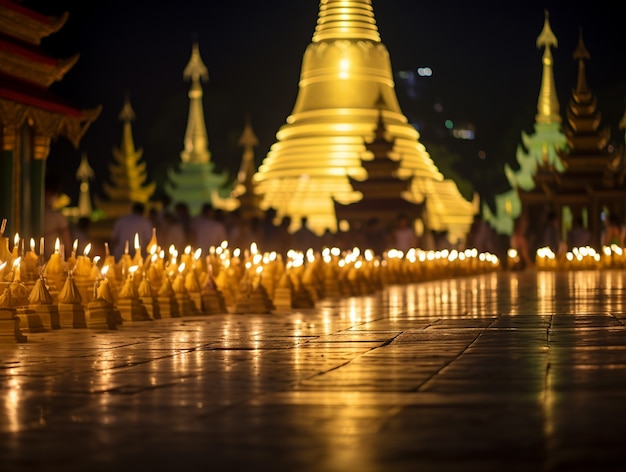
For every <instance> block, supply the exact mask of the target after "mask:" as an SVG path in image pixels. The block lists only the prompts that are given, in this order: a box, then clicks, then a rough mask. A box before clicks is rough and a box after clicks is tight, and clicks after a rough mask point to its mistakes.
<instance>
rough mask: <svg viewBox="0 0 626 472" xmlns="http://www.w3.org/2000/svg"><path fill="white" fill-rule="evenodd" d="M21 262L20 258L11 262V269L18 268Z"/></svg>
mask: <svg viewBox="0 0 626 472" xmlns="http://www.w3.org/2000/svg"><path fill="white" fill-rule="evenodd" d="M21 261H22V258H21V257H18V258H16V259H15V260H14V261H13V267H19V266H20V262H21Z"/></svg>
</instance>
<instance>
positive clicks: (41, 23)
mask: <svg viewBox="0 0 626 472" xmlns="http://www.w3.org/2000/svg"><path fill="white" fill-rule="evenodd" d="M68 16H69V14H68V13H67V12H65V13H63V14H62V15H61V16H58V17H54V16H45V15H42V14H40V13H38V12H36V11H34V10H31V9H29V8H26V7H23V6H22V5H20V4H19V3H18V2H15V1H13V0H0V31H4V32H5V33H7V34H8V35H9V36H12V37H14V38H19V39H20V40H22V41H25V42H27V43H31V44H39V43H40V42H41V39H42V38H45V37H46V36H49V35H51V34H52V33H56V32H57V31H59V30H60V29H61V28H62V27H63V25H64V24H65V22H66V21H67V18H68Z"/></svg>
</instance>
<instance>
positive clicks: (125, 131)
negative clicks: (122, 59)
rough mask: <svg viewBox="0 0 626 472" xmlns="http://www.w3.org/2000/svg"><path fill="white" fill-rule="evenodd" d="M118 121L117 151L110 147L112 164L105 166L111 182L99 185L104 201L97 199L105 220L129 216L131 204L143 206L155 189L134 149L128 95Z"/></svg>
mask: <svg viewBox="0 0 626 472" xmlns="http://www.w3.org/2000/svg"><path fill="white" fill-rule="evenodd" d="M118 118H119V120H120V121H121V122H122V123H123V128H122V140H121V144H120V147H119V148H118V147H114V148H113V162H111V163H109V172H110V179H111V181H110V182H104V183H103V185H102V187H103V189H104V191H105V193H106V195H107V197H108V199H107V200H103V199H98V207H100V209H101V210H103V211H104V213H105V217H106V218H107V219H115V218H118V217H120V216H122V215H125V214H127V213H129V212H130V209H131V206H132V204H133V203H134V202H141V203H147V202H148V201H149V200H150V198H151V197H152V195H153V194H154V191H155V189H156V182H150V183H148V184H146V180H147V172H146V163H145V161H142V157H143V149H136V148H135V141H134V139H133V130H132V122H133V121H134V120H135V118H136V117H135V111H134V110H133V107H132V105H131V103H130V98H129V97H128V95H127V96H126V97H125V99H124V105H123V106H122V110H121V111H120V114H119V116H118Z"/></svg>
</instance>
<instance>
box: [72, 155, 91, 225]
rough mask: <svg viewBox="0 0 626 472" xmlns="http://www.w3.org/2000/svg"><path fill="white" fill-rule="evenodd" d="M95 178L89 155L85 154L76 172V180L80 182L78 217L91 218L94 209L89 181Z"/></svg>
mask: <svg viewBox="0 0 626 472" xmlns="http://www.w3.org/2000/svg"><path fill="white" fill-rule="evenodd" d="M94 177H95V174H94V171H93V169H92V168H91V166H90V165H89V161H88V160H87V154H85V153H83V155H82V157H81V160H80V164H79V166H78V169H77V170H76V179H77V180H78V181H79V182H80V186H79V194H78V215H79V216H86V217H89V218H90V217H91V213H92V211H93V207H92V205H91V191H90V190H89V181H90V180H91V179H93V178H94Z"/></svg>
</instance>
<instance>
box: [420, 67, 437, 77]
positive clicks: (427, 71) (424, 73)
mask: <svg viewBox="0 0 626 472" xmlns="http://www.w3.org/2000/svg"><path fill="white" fill-rule="evenodd" d="M417 75H419V76H420V77H430V76H431V75H433V70H432V69H431V68H430V67H418V68H417Z"/></svg>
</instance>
